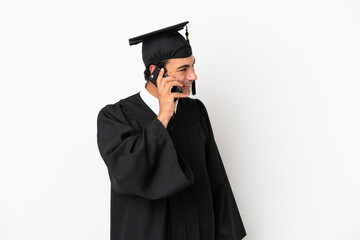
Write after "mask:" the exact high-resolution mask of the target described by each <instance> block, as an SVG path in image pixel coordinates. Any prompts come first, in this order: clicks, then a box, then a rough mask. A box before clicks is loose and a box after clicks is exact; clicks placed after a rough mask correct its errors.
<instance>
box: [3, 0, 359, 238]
mask: <svg viewBox="0 0 360 240" xmlns="http://www.w3.org/2000/svg"><path fill="white" fill-rule="evenodd" d="M183 21H190V23H189V25H188V27H189V28H188V29H189V33H190V42H191V44H192V47H193V53H194V56H195V57H196V65H195V69H196V73H197V74H198V81H197V90H198V94H197V95H196V96H194V97H195V98H199V99H201V100H202V101H203V102H204V103H205V105H206V107H207V109H208V111H209V115H210V118H211V122H212V125H213V128H214V133H215V138H216V141H217V144H218V147H219V150H220V153H221V156H222V159H223V162H224V165H225V167H226V170H227V173H228V177H229V179H230V182H231V185H232V188H233V191H234V194H235V198H236V201H237V204H238V207H239V210H240V213H241V216H242V218H243V221H244V224H245V228H246V230H247V233H248V236H247V237H246V238H245V239H248V240H304V239H307V240H322V239H324V240H325V239H326V240H358V239H360V230H359V222H360V204H359V203H360V175H359V170H360V164H359V160H360V153H359V149H360V137H359V136H360V127H359V122H360V110H359V103H360V97H359V90H360V84H359V80H360V73H359V66H360V57H359V56H360V3H359V1H351V0H333V1H325V0H323V1H321V0H305V1H285V0H283V1H281V0H273V1H265V0H259V1H226V0H224V1H186V0H183V1H131V2H130V1H126V2H125V1H107V0H105V1H99V0H98V1H91V0H90V1H89V0H87V1H85V0H71V1H70V0H65V1H64V0H62V1H59V0H53V1H46V0H32V1H25V0H23V1H20V0H11V1H10V0H0V79H1V88H0V91H1V94H0V106H1V124H0V139H1V140H0V141H1V142H0V144H1V152H0V154H1V155H0V159H1V162H0V191H1V192H0V194H1V197H0V239H4V240H23V239H24V240H25V239H26V240H29V239H31V240H32V239H34V240H35V239H36V240H48V239H52V240H64V239H87V240H93V239H94V240H95V239H109V224H110V220H109V215H110V184H109V183H110V181H109V179H108V175H107V170H106V167H105V164H104V163H103V160H102V159H101V157H100V154H99V152H98V149H97V144H96V118H97V113H98V111H99V110H100V109H101V108H102V107H103V106H104V105H106V104H108V103H114V102H116V101H118V100H120V99H121V98H124V97H127V96H129V95H131V94H134V93H137V92H138V91H140V89H142V88H143V85H144V83H145V81H144V79H143V70H144V67H143V63H142V60H141V45H135V46H131V47H130V46H129V44H128V39H129V38H131V37H134V36H137V35H140V34H143V33H146V32H149V31H153V30H156V29H159V28H162V27H167V26H170V25H173V24H177V23H180V22H183ZM181 33H183V34H184V30H183V31H181Z"/></svg>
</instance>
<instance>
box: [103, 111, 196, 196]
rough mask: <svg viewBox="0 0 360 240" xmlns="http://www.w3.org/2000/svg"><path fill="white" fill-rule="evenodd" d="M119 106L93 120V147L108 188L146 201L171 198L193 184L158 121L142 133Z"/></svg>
mask: <svg viewBox="0 0 360 240" xmlns="http://www.w3.org/2000/svg"><path fill="white" fill-rule="evenodd" d="M131 121H133V119H132V117H131V115H130V114H129V113H128V111H127V110H126V109H125V108H121V106H119V105H111V104H109V105H106V106H105V107H103V108H102V109H101V110H100V112H99V114H98V118H97V144H98V148H99V151H100V155H101V157H102V158H103V160H104V162H105V164H106V166H107V169H108V172H109V176H110V181H111V183H112V187H113V188H114V190H115V191H116V192H118V193H119V194H123V195H135V196H140V197H143V198H147V199H160V198H164V197H168V196H171V195H173V194H175V193H177V192H179V191H181V190H182V189H184V188H186V187H188V186H189V185H191V184H193V183H194V176H193V173H192V171H191V169H190V166H189V165H188V163H186V162H185V161H182V160H181V159H179V158H178V155H177V153H176V150H175V147H174V145H173V142H172V139H171V137H170V135H169V133H168V132H167V130H166V128H165V127H164V125H163V124H162V123H161V122H160V120H159V119H158V118H155V119H153V120H152V121H150V122H149V123H148V124H147V125H146V126H145V127H144V128H143V129H142V130H138V129H134V128H133V127H132V126H131V124H130V122H131Z"/></svg>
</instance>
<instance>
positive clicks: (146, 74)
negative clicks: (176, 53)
mask: <svg viewBox="0 0 360 240" xmlns="http://www.w3.org/2000/svg"><path fill="white" fill-rule="evenodd" d="M168 62H169V59H165V60H162V61H159V62H157V63H150V64H149V65H148V66H147V67H146V69H145V71H144V78H145V81H146V83H145V87H146V85H147V84H148V82H149V78H150V75H151V74H150V65H156V66H158V67H159V68H164V70H165V72H164V73H166V71H167V70H166V68H165V66H166V64H167V63H168Z"/></svg>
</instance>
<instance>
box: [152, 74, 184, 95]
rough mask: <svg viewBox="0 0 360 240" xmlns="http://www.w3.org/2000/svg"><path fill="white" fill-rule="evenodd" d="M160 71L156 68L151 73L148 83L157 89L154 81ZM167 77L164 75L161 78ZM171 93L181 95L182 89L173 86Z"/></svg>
mask: <svg viewBox="0 0 360 240" xmlns="http://www.w3.org/2000/svg"><path fill="white" fill-rule="evenodd" d="M160 71H161V69H160V68H159V67H156V68H155V70H154V71H153V72H152V74H151V75H150V81H151V82H152V83H153V84H154V85H155V86H156V87H157V84H156V80H157V78H158V76H159V73H160ZM167 76H168V75H167V74H166V73H164V75H163V77H167ZM171 92H178V93H182V88H181V87H179V86H173V87H172V88H171ZM176 100H177V98H175V99H174V101H175V102H176Z"/></svg>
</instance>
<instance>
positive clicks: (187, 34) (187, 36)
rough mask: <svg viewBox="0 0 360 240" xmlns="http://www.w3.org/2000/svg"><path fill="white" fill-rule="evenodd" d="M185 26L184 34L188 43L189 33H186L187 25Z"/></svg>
mask: <svg viewBox="0 0 360 240" xmlns="http://www.w3.org/2000/svg"><path fill="white" fill-rule="evenodd" d="M185 27H186V31H185V35H186V40H187V41H188V43H189V44H190V40H189V33H188V29H187V25H186V26H185Z"/></svg>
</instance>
